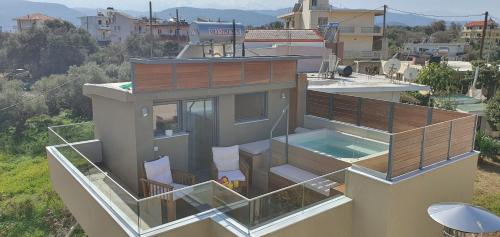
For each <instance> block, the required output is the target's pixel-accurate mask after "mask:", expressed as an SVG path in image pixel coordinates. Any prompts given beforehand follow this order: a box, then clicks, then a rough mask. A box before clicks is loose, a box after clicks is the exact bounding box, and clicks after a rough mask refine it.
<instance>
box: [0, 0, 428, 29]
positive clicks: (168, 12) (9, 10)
mask: <svg viewBox="0 0 500 237" xmlns="http://www.w3.org/2000/svg"><path fill="white" fill-rule="evenodd" d="M117 9H119V8H117ZM175 9H176V8H169V9H165V10H161V11H155V12H154V16H155V17H159V18H164V19H169V18H171V17H173V16H175ZM177 9H179V15H180V17H181V18H182V19H186V20H187V21H188V22H190V21H194V20H196V19H197V18H198V17H201V18H206V19H210V20H219V19H220V20H222V21H231V20H233V19H235V20H236V21H237V22H241V23H243V24H245V25H253V26H258V25H264V24H267V23H270V22H273V21H277V20H278V19H277V18H276V17H277V16H279V15H283V14H285V13H287V12H289V11H290V8H282V9H277V10H238V9H206V8H194V7H180V8H177ZM122 11H123V12H125V13H127V14H129V15H131V16H134V17H142V16H149V13H148V12H147V11H136V10H122ZM35 12H41V13H43V14H46V15H49V16H52V17H56V18H60V19H63V20H66V21H69V22H71V23H73V24H75V25H79V24H80V22H79V20H78V17H80V16H85V15H95V14H96V9H93V8H69V7H66V6H65V5H62V4H56V3H42V2H30V1H26V0H0V26H2V28H3V30H4V31H10V30H11V29H12V28H13V27H14V26H15V22H14V21H13V20H12V19H13V18H15V17H18V16H22V15H26V14H30V13H35ZM433 21H436V19H433V18H430V17H422V16H415V15H409V14H402V13H395V12H389V13H388V14H387V24H388V25H403V26H417V25H428V24H430V23H432V22H433ZM375 24H377V25H382V17H377V19H376V21H375Z"/></svg>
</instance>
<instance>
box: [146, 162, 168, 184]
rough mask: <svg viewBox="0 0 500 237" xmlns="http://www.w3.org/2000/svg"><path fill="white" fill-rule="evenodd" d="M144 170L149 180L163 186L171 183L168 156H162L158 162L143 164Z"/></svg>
mask: <svg viewBox="0 0 500 237" xmlns="http://www.w3.org/2000/svg"><path fill="white" fill-rule="evenodd" d="M144 169H145V170H146V178H147V179H149V180H153V181H156V182H160V183H164V184H171V183H173V179H172V171H171V170H170V160H169V157H168V156H163V157H161V158H160V159H158V160H154V161H149V162H145V163H144Z"/></svg>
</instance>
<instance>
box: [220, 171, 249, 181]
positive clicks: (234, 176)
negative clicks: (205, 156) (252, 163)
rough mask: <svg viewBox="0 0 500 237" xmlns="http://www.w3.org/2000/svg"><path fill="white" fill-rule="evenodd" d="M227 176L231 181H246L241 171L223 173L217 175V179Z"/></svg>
mask: <svg viewBox="0 0 500 237" xmlns="http://www.w3.org/2000/svg"><path fill="white" fill-rule="evenodd" d="M224 176H226V177H227V178H228V179H229V181H235V180H239V181H245V180H246V179H245V175H244V174H243V173H242V172H241V171H240V170H231V171H222V172H219V174H217V178H218V179H220V178H222V177H224Z"/></svg>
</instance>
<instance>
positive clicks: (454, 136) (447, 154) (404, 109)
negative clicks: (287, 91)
mask: <svg viewBox="0 0 500 237" xmlns="http://www.w3.org/2000/svg"><path fill="white" fill-rule="evenodd" d="M307 114H309V115H314V116H317V117H322V118H327V119H330V120H336V121H342V122H346V123H351V124H356V125H358V126H363V127H369V128H374V129H379V130H384V131H388V132H389V133H391V135H390V144H389V154H388V160H387V179H388V180H391V179H392V178H393V177H397V176H400V175H403V174H407V173H409V172H411V171H415V170H419V169H423V168H425V167H427V166H429V165H432V164H435V163H438V162H441V161H444V160H447V159H450V158H451V157H454V156H457V155H461V154H464V153H467V152H470V151H472V150H473V149H474V136H475V128H476V119H477V118H476V115H471V114H466V113H459V112H455V111H447V110H442V109H436V108H431V107H425V106H417V105H409V104H402V103H395V102H389V101H381V100H374V99H367V98H360V97H354V96H347V95H338V94H329V93H323V92H317V91H307Z"/></svg>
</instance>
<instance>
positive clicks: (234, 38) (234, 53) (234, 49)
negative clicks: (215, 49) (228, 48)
mask: <svg viewBox="0 0 500 237" xmlns="http://www.w3.org/2000/svg"><path fill="white" fill-rule="evenodd" d="M235 57H236V22H235V21H234V19H233V58H235Z"/></svg>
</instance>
